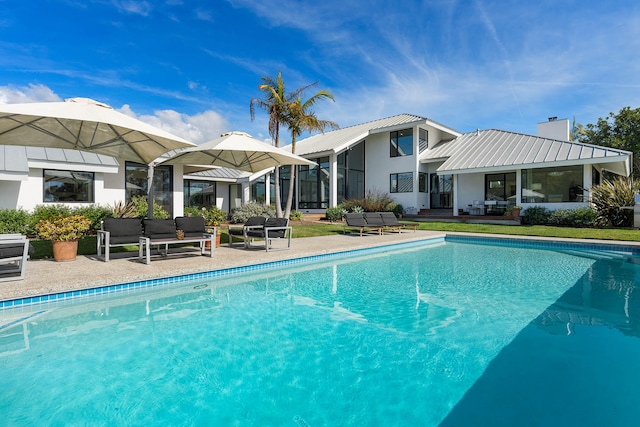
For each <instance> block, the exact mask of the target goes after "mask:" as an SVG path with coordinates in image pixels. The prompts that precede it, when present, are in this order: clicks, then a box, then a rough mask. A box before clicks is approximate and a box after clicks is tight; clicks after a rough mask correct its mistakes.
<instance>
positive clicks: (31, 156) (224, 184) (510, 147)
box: [0, 114, 632, 216]
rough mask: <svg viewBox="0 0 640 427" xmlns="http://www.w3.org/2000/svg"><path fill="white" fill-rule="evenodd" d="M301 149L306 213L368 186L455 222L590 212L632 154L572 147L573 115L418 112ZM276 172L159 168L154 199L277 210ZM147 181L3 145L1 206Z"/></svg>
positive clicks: (129, 192) (74, 199) (120, 196)
mask: <svg viewBox="0 0 640 427" xmlns="http://www.w3.org/2000/svg"><path fill="white" fill-rule="evenodd" d="M285 148H286V147H285ZM296 154H298V155H300V156H302V157H305V158H308V159H310V160H313V161H315V162H316V163H317V164H318V165H317V166H315V167H310V166H301V167H299V168H298V173H297V174H296V184H297V185H296V192H295V197H294V200H295V204H294V207H295V209H297V210H299V211H301V212H307V213H323V212H324V211H325V210H326V209H327V208H328V207H333V206H336V205H337V204H339V203H341V202H342V201H343V200H344V199H348V198H358V197H362V196H364V195H365V193H366V192H367V191H372V192H382V193H389V194H391V196H392V197H393V198H394V199H395V200H396V201H397V202H398V203H400V204H402V205H403V207H404V208H405V210H406V212H407V213H408V214H416V213H419V212H420V211H423V212H424V211H425V210H438V211H439V212H445V213H450V214H451V215H453V216H457V215H460V214H502V213H503V212H504V211H505V210H506V209H507V208H508V207H510V206H513V205H520V206H522V207H524V208H526V207H528V206H533V205H542V206H546V207H548V208H550V209H552V210H553V209H558V208H572V207H578V206H585V205H587V204H588V201H589V189H590V188H591V187H592V186H593V185H595V184H598V183H600V180H601V174H602V171H603V170H607V171H610V172H613V173H616V174H619V175H623V176H628V175H629V174H630V170H631V169H630V168H631V156H632V154H631V153H630V152H626V151H622V150H615V149H611V148H606V147H598V146H593V145H588V144H581V143H577V142H572V141H569V121H568V120H566V119H565V120H557V119H555V118H552V119H550V120H549V121H547V122H543V123H540V124H539V126H538V135H535V136H534V135H525V134H520V133H514V132H508V131H502V130H495V129H490V130H477V131H474V132H469V133H461V132H458V131H456V130H454V129H452V128H449V127H447V126H445V125H442V124H440V123H438V122H435V121H433V120H431V119H428V118H425V117H421V116H416V115H411V114H400V115H397V116H393V117H388V118H383V119H379V120H374V121H371V122H367V123H362V124H359V125H355V126H349V127H345V128H342V129H338V130H335V131H331V132H326V133H324V134H318V135H314V136H311V137H309V138H306V139H304V140H301V141H299V142H298V143H297V146H296ZM283 169H284V170H283V171H282V173H281V179H282V185H281V191H283V192H286V191H287V188H288V179H289V174H288V172H287V170H286V168H283ZM270 172H271V171H270V170H265V171H262V172H259V173H256V174H250V173H247V172H241V171H237V170H232V169H212V170H206V171H201V172H194V171H193V170H191V169H190V168H189V167H183V166H180V165H176V166H158V167H157V168H156V169H155V172H154V192H155V194H156V200H157V202H158V203H160V204H161V205H162V206H163V207H165V209H167V211H169V213H170V214H171V215H172V216H179V215H182V214H183V209H184V206H185V205H193V206H212V205H215V206H217V207H219V208H221V209H224V210H226V211H229V210H230V209H232V208H234V207H237V206H240V205H242V204H244V203H247V202H249V201H253V200H257V201H260V202H264V203H267V204H268V203H270V201H271V200H272V199H273V197H272V193H273V187H274V186H273V183H272V174H271V173H270ZM146 180H147V168H146V166H145V165H141V164H135V163H130V162H123V161H119V160H118V159H114V158H112V157H108V156H102V155H95V154H90V153H84V152H79V151H74V150H61V149H49V148H38V147H21V146H0V196H1V197H0V208H5V209H14V208H23V209H26V210H32V209H33V208H34V207H35V206H37V205H40V204H47V203H68V204H73V205H76V206H77V205H79V204H80V205H82V204H91V203H94V204H100V205H113V204H114V203H115V202H117V201H128V200H130V199H131V197H133V196H134V195H136V194H145V192H146V185H147V184H146ZM282 196H283V197H282V199H283V200H286V197H285V196H286V194H283V195H282Z"/></svg>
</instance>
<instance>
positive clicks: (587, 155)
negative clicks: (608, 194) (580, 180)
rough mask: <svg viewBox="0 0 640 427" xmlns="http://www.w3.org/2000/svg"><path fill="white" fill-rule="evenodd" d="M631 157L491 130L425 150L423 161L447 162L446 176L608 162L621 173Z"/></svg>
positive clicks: (532, 136) (569, 143)
mask: <svg viewBox="0 0 640 427" xmlns="http://www.w3.org/2000/svg"><path fill="white" fill-rule="evenodd" d="M630 158H631V153H630V152H628V151H623V150H616V149H614V148H608V147H600V146H596V145H590V144H583V143H580V142H573V141H559V140H555V139H548V138H541V137H538V136H534V135H526V134H521V133H515V132H507V131H502V130H496V129H490V130H483V131H477V132H470V133H465V134H464V135H461V136H459V137H458V138H456V139H454V140H453V141H449V142H443V143H440V144H438V145H436V146H435V147H433V148H431V149H429V150H425V152H423V153H422V155H421V156H420V161H421V162H423V163H429V162H433V161H436V160H445V159H446V161H445V162H444V163H443V164H442V165H441V166H440V167H439V168H438V172H447V173H465V172H466V173H469V172H476V171H480V170H484V171H488V170H505V169H509V168H511V169H515V168H521V167H522V166H535V167H546V166H551V165H556V166H558V165H562V164H586V163H600V164H604V163H609V165H608V167H607V169H609V170H612V171H614V172H617V173H620V172H621V170H622V169H626V168H628V167H629V166H630V165H629V162H630Z"/></svg>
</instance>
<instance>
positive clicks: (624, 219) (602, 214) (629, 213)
mask: <svg viewBox="0 0 640 427" xmlns="http://www.w3.org/2000/svg"><path fill="white" fill-rule="evenodd" d="M639 193H640V181H633V180H632V179H631V178H625V177H620V178H618V179H615V180H607V181H605V182H603V183H602V184H600V185H597V186H595V187H593V188H592V189H591V204H592V205H593V208H594V209H595V210H596V212H597V218H596V224H597V225H599V226H604V227H606V226H612V227H631V226H632V225H633V210H631V209H623V208H625V207H627V208H628V207H630V206H633V205H634V203H635V201H634V195H635V194H639Z"/></svg>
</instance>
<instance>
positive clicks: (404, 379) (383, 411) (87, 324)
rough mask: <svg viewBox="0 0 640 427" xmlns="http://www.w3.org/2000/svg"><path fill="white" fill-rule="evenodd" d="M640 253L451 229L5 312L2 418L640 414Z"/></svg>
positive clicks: (475, 421) (522, 421)
mask: <svg viewBox="0 0 640 427" xmlns="http://www.w3.org/2000/svg"><path fill="white" fill-rule="evenodd" d="M633 261H635V257H633V256H632V255H630V254H624V253H621V254H616V253H604V252H600V251H590V252H578V251H574V250H568V249H566V248H564V249H563V248H559V249H558V248H556V250H551V249H546V248H524V247H517V246H513V245H510V246H500V245H486V244H472V243H464V242H443V243H439V244H425V245H422V246H412V247H400V248H399V249H396V250H392V249H388V250H385V251H373V252H364V253H363V255H362V256H354V257H349V258H337V259H331V260H327V261H323V262H315V263H309V264H302V265H297V266H290V267H287V268H274V269H267V270H264V271H259V272H249V273H246V274H240V275H235V276H233V277H228V278H215V279H206V280H199V281H193V282H190V283H184V284H179V285H171V286H164V287H159V288H157V289H154V290H142V291H134V292H130V293H128V294H121V295H114V296H111V297H103V298H96V299H94V300H90V301H85V302H81V301H80V302H77V303H72V302H70V303H66V304H58V305H53V304H51V305H46V304H43V305H36V306H33V307H29V308H22V309H20V311H16V310H5V311H4V312H0V325H1V326H0V373H1V374H0V414H2V415H1V416H2V421H1V423H2V424H3V425H65V426H66V425H105V426H106V425H109V426H111V425H174V426H177V425H220V426H223V425H224V426H227V425H238V426H267V425H269V426H287V425H290V426H338V425H340V426H356V425H357V426H405V425H420V426H437V425H443V426H454V425H455V426H464V425H494V426H495V425H505V426H512V425H519V426H526V425H532V426H533V425H582V426H584V425H593V426H600V425H607V426H612V425H621V426H622V425H634V424H635V423H636V422H637V419H639V418H638V417H639V416H640V409H639V408H640V405H638V404H637V402H638V401H640V388H639V387H638V384H639V380H640V340H638V337H639V336H640V328H639V326H638V320H640V314H639V313H640V303H639V302H638V296H637V291H635V284H636V283H638V282H639V280H638V279H640V270H639V266H638V265H637V264H635V263H634V262H633Z"/></svg>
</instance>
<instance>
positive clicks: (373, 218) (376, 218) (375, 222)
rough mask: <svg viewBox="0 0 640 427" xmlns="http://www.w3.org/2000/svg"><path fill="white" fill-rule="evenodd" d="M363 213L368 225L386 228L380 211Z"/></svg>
mask: <svg viewBox="0 0 640 427" xmlns="http://www.w3.org/2000/svg"><path fill="white" fill-rule="evenodd" d="M363 215H364V220H365V221H367V225H368V226H369V227H380V228H384V222H382V217H381V216H380V212H365V213H364V214H363Z"/></svg>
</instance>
